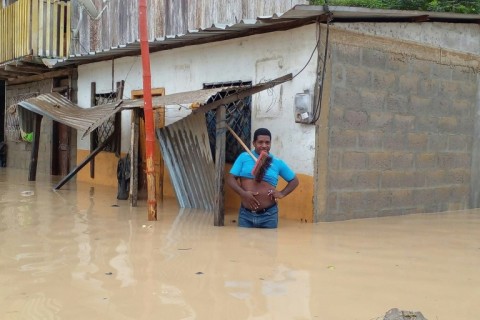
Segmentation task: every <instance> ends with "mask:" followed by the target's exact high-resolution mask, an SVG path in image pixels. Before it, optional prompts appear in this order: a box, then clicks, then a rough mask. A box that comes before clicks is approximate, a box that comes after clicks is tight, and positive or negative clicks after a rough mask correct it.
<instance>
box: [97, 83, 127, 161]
mask: <svg viewBox="0 0 480 320" xmlns="http://www.w3.org/2000/svg"><path fill="white" fill-rule="evenodd" d="M117 85H118V89H117V91H115V92H106V93H95V101H94V105H95V106H99V105H102V104H107V103H112V102H116V101H118V100H119V99H121V98H122V97H121V92H123V88H122V86H123V83H122V84H120V83H119V84H117ZM121 121H122V120H121V113H120V112H117V113H116V114H114V115H112V116H111V117H110V118H109V119H108V120H107V121H105V122H104V123H102V124H101V125H100V126H98V128H97V129H95V130H94V132H92V138H91V149H92V150H95V149H96V148H97V147H98V146H99V145H100V144H102V143H103V142H105V140H107V139H108V138H109V137H110V136H111V135H112V134H113V135H114V138H113V140H112V141H111V142H110V143H109V144H107V145H106V146H105V148H104V149H103V151H106V152H114V153H115V154H116V155H117V156H120V151H121V150H120V149H121V146H120V137H121Z"/></svg>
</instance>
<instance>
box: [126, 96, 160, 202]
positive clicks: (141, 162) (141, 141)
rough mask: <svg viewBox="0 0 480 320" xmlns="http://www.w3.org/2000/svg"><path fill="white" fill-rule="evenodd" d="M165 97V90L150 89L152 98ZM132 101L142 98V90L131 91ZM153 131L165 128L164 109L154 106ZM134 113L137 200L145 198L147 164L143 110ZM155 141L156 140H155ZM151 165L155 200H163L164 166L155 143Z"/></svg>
mask: <svg viewBox="0 0 480 320" xmlns="http://www.w3.org/2000/svg"><path fill="white" fill-rule="evenodd" d="M163 95H165V88H152V97H158V96H163ZM131 97H132V99H141V98H143V90H132V93H131ZM154 107H155V110H154V112H153V116H154V129H155V130H156V129H158V128H162V127H164V126H165V107H164V106H154ZM134 112H140V113H141V114H140V115H139V117H140V124H139V135H138V136H139V137H138V199H146V198H147V174H146V172H147V162H146V159H145V147H146V146H145V117H144V114H143V109H138V110H136V111H134ZM155 140H156V139H155ZM153 163H154V167H155V198H156V199H159V200H163V194H164V192H163V189H164V174H165V164H164V161H163V157H162V154H161V152H160V145H159V144H158V142H157V143H155V146H154V150H153Z"/></svg>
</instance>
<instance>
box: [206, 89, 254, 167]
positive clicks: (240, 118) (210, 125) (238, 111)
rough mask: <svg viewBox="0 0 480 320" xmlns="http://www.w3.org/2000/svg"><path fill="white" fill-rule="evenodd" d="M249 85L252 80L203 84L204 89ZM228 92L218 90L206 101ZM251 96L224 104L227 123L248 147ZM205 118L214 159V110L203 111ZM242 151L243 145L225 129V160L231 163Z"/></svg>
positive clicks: (213, 99)
mask: <svg viewBox="0 0 480 320" xmlns="http://www.w3.org/2000/svg"><path fill="white" fill-rule="evenodd" d="M244 86H246V87H251V86H252V82H251V81H247V82H243V81H234V82H222V83H207V84H204V85H203V88H204V89H212V88H220V89H221V88H228V87H244ZM229 94H230V93H229V92H228V91H226V92H218V93H217V94H215V95H213V96H211V97H210V99H209V100H208V103H210V102H213V101H217V100H220V99H223V98H225V97H227V96H228V95H229ZM251 110H252V97H251V96H248V97H245V98H243V99H241V100H237V101H234V102H232V103H229V104H228V105H226V119H227V124H228V125H229V126H230V127H231V128H232V129H233V131H235V133H236V134H237V135H238V136H239V137H240V138H241V139H242V140H243V142H244V143H245V144H246V145H247V146H248V147H250V136H251V114H252V111H251ZM205 120H206V122H207V130H208V137H209V140H210V150H211V152H212V157H213V159H215V144H216V127H217V126H216V115H215V110H210V111H208V112H206V113H205ZM243 151H244V149H243V147H242V146H241V145H240V144H239V143H238V141H237V140H236V139H235V137H234V136H232V134H231V133H230V132H228V131H227V136H226V150H225V162H228V163H233V162H234V161H235V159H236V158H237V157H238V155H240V153H242V152H243Z"/></svg>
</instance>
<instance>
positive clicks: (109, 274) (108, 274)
mask: <svg viewBox="0 0 480 320" xmlns="http://www.w3.org/2000/svg"><path fill="white" fill-rule="evenodd" d="M105 274H106V275H107V276H111V275H112V274H113V273H111V272H105Z"/></svg>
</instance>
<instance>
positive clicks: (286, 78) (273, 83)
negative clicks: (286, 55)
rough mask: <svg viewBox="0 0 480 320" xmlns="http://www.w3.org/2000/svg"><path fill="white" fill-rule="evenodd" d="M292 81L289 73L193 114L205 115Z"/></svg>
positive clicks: (236, 93) (207, 105) (195, 110)
mask: <svg viewBox="0 0 480 320" xmlns="http://www.w3.org/2000/svg"><path fill="white" fill-rule="evenodd" d="M292 79H293V77H292V74H291V73H289V74H287V75H285V76H283V77H280V78H276V79H273V80H271V81H269V82H266V83H264V84H261V85H256V86H255V87H252V88H248V89H245V90H239V91H237V92H235V93H234V94H231V95H229V96H226V97H225V98H223V99H220V100H216V101H213V102H211V103H208V104H206V105H203V106H201V107H200V108H197V109H194V110H193V111H192V113H197V112H203V113H205V112H207V111H210V110H213V109H216V108H218V107H219V106H221V105H227V104H229V103H232V102H235V101H237V100H242V99H243V98H245V97H248V96H251V95H253V94H255V93H258V92H261V91H263V90H266V89H270V88H273V87H275V86H276V85H278V84H281V83H283V82H286V81H289V80H292Z"/></svg>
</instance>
